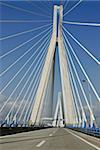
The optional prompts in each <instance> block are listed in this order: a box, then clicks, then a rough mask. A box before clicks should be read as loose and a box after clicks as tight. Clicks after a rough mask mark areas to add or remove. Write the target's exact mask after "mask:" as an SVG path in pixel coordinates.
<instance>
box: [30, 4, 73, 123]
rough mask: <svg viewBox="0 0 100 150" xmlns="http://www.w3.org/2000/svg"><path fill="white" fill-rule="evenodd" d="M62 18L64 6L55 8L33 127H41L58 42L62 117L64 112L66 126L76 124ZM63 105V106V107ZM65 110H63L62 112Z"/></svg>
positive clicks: (37, 94)
mask: <svg viewBox="0 0 100 150" xmlns="http://www.w3.org/2000/svg"><path fill="white" fill-rule="evenodd" d="M62 18H63V6H62V5H61V6H60V7H58V6H54V16H53V32H52V37H51V41H50V45H49V48H48V53H47V56H46V60H45V64H44V67H43V71H42V75H41V80H40V84H39V86H38V90H37V93H36V98H35V102H34V106H33V111H32V114H31V118H30V122H31V123H32V124H33V125H39V123H40V122H41V113H42V110H43V104H44V99H45V95H46V89H47V87H48V82H49V77H50V72H51V70H52V65H53V59H54V53H55V47H56V42H57V43H58V49H59V64H60V74H61V86H62V97H63V98H62V99H63V100H62V103H60V117H62V112H64V113H63V114H64V120H65V124H66V125H68V124H71V125H72V124H75V112H74V107H75V106H74V102H73V100H72V92H71V85H70V82H69V74H68V66H67V63H66V53H65V48H64V44H63V39H62ZM61 104H62V106H61ZM62 108H63V110H62Z"/></svg>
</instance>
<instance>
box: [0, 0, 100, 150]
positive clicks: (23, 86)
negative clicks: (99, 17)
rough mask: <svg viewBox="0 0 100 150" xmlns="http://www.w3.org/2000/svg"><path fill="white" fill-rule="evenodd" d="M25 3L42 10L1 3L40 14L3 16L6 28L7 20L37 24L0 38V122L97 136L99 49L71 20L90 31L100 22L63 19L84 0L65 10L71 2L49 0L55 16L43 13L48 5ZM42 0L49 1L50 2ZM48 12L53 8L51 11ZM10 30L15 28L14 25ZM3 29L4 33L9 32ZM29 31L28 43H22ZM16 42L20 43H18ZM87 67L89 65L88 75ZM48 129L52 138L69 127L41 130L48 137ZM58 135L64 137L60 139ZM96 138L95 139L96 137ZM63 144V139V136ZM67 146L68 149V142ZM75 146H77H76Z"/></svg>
mask: <svg viewBox="0 0 100 150" xmlns="http://www.w3.org/2000/svg"><path fill="white" fill-rule="evenodd" d="M23 3H25V4H24V5H26V4H28V3H29V5H31V6H32V7H33V6H34V7H36V6H37V8H38V11H41V12H43V13H40V14H39V13H38V12H37V10H36V11H31V10H29V9H25V8H24V7H19V6H18V5H19V3H16V5H14V4H15V3H14V2H12V3H8V2H0V5H1V6H2V11H3V9H4V10H5V8H9V9H11V10H12V9H14V10H16V11H21V12H24V13H29V14H31V15H34V16H35V15H36V17H35V19H36V20H28V19H27V20H21V19H19V20H18V19H16V20H14V19H6V20H5V16H6V14H4V16H3V18H4V19H2V20H1V21H0V22H1V23H2V24H3V25H4V26H5V24H6V25H7V24H8V27H9V24H13V26H14V25H16V24H18V27H17V26H16V28H19V23H20V24H21V25H22V24H23V23H25V24H27V23H28V24H29V23H30V24H31V23H32V24H33V23H34V24H35V23H37V24H36V27H34V28H30V29H29V30H23V31H21V32H18V33H14V34H8V35H7V36H1V37H0V41H1V42H2V47H1V48H4V49H3V50H2V51H1V56H0V58H1V74H0V76H1V87H0V88H1V90H0V101H1V102H0V103H1V107H0V113H1V117H0V118H1V119H0V124H1V126H2V127H20V126H23V127H30V126H32V127H33V128H34V127H50V128H51V127H52V128H53V127H62V128H64V127H65V128H66V127H67V128H71V129H76V130H80V131H83V132H87V133H88V134H89V133H90V132H91V133H92V134H97V136H98V137H99V135H100V129H99V128H100V115H99V114H100V111H99V109H100V97H99V90H100V86H99V84H98V82H99V75H98V74H99V73H100V68H99V65H100V61H99V58H98V56H96V52H95V53H94V52H93V53H92V52H91V50H89V49H88V48H87V47H86V46H85V45H84V44H83V43H82V42H81V41H80V39H78V38H76V37H75V36H74V34H73V33H71V32H70V30H69V29H70V28H69V25H71V26H72V28H74V26H78V27H80V26H82V27H83V28H85V29H86V27H87V28H90V29H91V30H92V28H96V29H98V30H99V27H100V24H99V23H92V22H78V21H67V19H65V16H67V15H68V14H70V13H71V12H72V11H75V10H74V9H77V7H80V5H82V4H81V3H84V2H83V1H82V0H80V1H77V2H75V4H73V3H74V2H73V3H72V6H71V7H70V9H68V10H67V11H66V8H67V7H68V5H69V3H70V2H69V1H64V2H58V3H59V4H58V3H57V4H55V3H56V2H55V3H54V4H53V2H49V1H48V2H47V3H48V4H49V3H50V4H51V3H52V4H53V5H52V7H53V12H52V14H53V16H52V18H51V19H50V18H49V16H47V15H46V14H45V11H46V9H50V7H45V8H46V9H45V10H44V9H41V7H42V6H41V7H40V6H39V5H37V3H36V2H35V3H32V2H30V1H27V2H23ZM38 3H39V2H38ZM44 4H45V5H46V2H44ZM50 4H49V5H50ZM41 5H43V4H41ZM85 5H86V4H85ZM21 6H22V5H21ZM9 9H8V10H9ZM35 9H36V8H35ZM64 10H65V12H64ZM47 12H48V13H50V10H48V11H47ZM10 13H11V12H10ZM38 15H40V18H41V17H44V18H46V17H47V18H49V19H48V20H47V19H45V20H41V21H40V19H39V20H37V16H38ZM12 16H13V15H12ZM12 16H11V18H12ZM22 16H23V15H22ZM41 22H42V24H41ZM38 24H40V25H38ZM37 25H38V26H37ZM21 27H23V26H21ZM2 30H4V29H2ZM9 30H10V31H12V30H13V29H9ZM2 32H4V33H5V31H2ZM84 32H85V31H84ZM86 32H88V31H86ZM28 34H30V35H28ZM25 35H26V37H25V40H24V42H20V40H22V39H24V36H25ZM30 37H31V38H30ZM16 38H17V39H16ZM14 39H16V40H14ZM9 41H11V43H12V46H11V45H9ZM18 41H19V42H18ZM17 42H18V44H17V46H14V44H16V43H17ZM72 42H73V43H72ZM30 45H31V46H30ZM9 47H11V49H10V50H8V48H9ZM6 49H7V50H6ZM80 55H81V56H80ZM80 58H81V59H80ZM86 64H89V65H86ZM85 66H86V67H85ZM92 67H93V68H92ZM87 69H88V70H89V69H90V70H89V71H90V74H89V73H88V70H87ZM91 72H93V75H91ZM94 74H95V76H94ZM93 77H94V78H96V79H94V78H93ZM98 116H99V117H98ZM49 131H50V133H51V132H52V133H51V134H49V136H50V137H52V136H53V134H57V135H58V136H59V134H61V136H63V135H64V132H65V131H64V129H60V130H59V132H58V130H57V129H50V130H45V131H43V133H42V131H41V134H42V135H43V136H44V135H45V134H47V133H49ZM44 132H46V133H44ZM56 132H57V133H56ZM66 132H67V134H70V136H69V140H72V139H71V136H72V135H73V136H76V137H77V138H78V139H80V140H81V141H85V143H87V145H89V146H90V147H92V148H90V149H93V148H95V149H99V147H98V146H99V143H98V144H97V143H96V144H97V146H96V144H93V143H92V144H91V140H90V141H89V142H86V141H87V137H85V139H84V136H83V135H80V136H79V135H78V133H77V134H76V132H75V131H73V132H72V131H69V130H68V129H67V130H66ZM74 132H75V133H74ZM35 134H36V137H37V135H38V132H35ZM25 136H26V135H25ZM45 136H46V135H45ZM12 138H13V136H12ZM40 138H41V137H40ZM66 138H68V137H67V135H66ZM59 140H60V141H61V139H59ZM73 140H74V139H73ZM57 141H58V140H57ZM6 142H8V143H9V142H10V141H5V140H4V143H6ZM45 142H46V141H45V140H43V141H42V143H41V142H40V143H39V144H37V145H36V147H37V148H38V147H41V145H43V144H44V143H45ZM77 142H80V141H77ZM77 142H76V143H77ZM95 142H97V141H96V140H95ZM95 142H94V143H95ZM55 143H56V142H55ZM61 143H63V142H62V141H61ZM1 144H2V142H1ZM67 144H68V143H67ZM91 145H92V146H91ZM53 146H54V145H53ZM63 146H64V148H67V145H66V144H65V145H63ZM83 147H84V144H83ZM46 148H47V147H46ZM46 148H44V149H46ZM75 148H76V149H77V146H76V147H75ZM86 148H87V146H86ZM86 148H85V149H86ZM52 149H53V148H52Z"/></svg>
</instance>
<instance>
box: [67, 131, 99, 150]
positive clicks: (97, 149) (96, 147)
mask: <svg viewBox="0 0 100 150" xmlns="http://www.w3.org/2000/svg"><path fill="white" fill-rule="evenodd" d="M65 130H66V131H67V132H68V133H70V134H71V135H73V136H75V137H77V138H78V139H80V140H81V141H83V142H85V143H87V144H88V145H90V146H92V147H94V148H95V149H96V150H100V148H99V147H98V146H96V145H94V144H92V143H90V142H88V141H86V140H85V139H83V138H82V137H80V136H78V135H76V134H74V133H72V132H71V131H69V130H67V129H65Z"/></svg>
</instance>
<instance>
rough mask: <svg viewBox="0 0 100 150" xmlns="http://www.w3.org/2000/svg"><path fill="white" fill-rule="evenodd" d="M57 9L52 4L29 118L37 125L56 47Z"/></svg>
mask: <svg viewBox="0 0 100 150" xmlns="http://www.w3.org/2000/svg"><path fill="white" fill-rule="evenodd" d="M57 9H58V6H54V16H53V32H52V37H51V41H50V45H49V48H48V53H47V56H46V60H45V64H44V67H43V71H42V75H41V80H40V84H39V87H38V90H37V93H36V99H35V103H34V106H33V110H32V114H31V118H30V121H31V123H32V124H33V125H39V120H40V116H41V111H42V106H43V102H44V97H45V92H46V87H47V83H48V80H49V74H50V70H51V67H52V63H53V58H54V52H55V47H56V38H57Z"/></svg>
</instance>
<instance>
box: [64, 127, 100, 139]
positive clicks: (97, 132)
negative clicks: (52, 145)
mask: <svg viewBox="0 0 100 150" xmlns="http://www.w3.org/2000/svg"><path fill="white" fill-rule="evenodd" d="M67 128H69V129H72V130H75V131H78V132H82V133H85V134H88V135H91V136H95V137H98V138H100V128H80V127H72V126H71V127H69V126H68V127H67Z"/></svg>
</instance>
